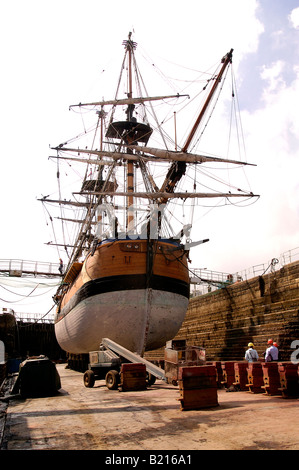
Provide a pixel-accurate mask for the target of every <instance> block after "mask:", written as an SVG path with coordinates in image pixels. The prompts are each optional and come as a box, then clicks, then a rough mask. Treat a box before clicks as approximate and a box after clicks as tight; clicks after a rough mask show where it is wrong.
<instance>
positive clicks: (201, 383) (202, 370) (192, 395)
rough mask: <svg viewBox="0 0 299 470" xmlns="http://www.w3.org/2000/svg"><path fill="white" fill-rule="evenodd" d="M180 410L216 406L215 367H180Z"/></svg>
mask: <svg viewBox="0 0 299 470" xmlns="http://www.w3.org/2000/svg"><path fill="white" fill-rule="evenodd" d="M178 383H179V391H180V397H179V400H180V403H181V410H182V411H185V410H196V409H201V408H210V407H214V406H218V396H217V382H216V367H215V366H213V365H204V366H193V367H180V368H179V374H178Z"/></svg>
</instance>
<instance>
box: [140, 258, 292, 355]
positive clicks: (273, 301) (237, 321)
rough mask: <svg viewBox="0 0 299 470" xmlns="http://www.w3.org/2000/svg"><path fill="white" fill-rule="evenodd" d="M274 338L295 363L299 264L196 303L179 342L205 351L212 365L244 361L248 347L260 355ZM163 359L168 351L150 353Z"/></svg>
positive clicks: (255, 278) (238, 284) (191, 307)
mask: <svg viewBox="0 0 299 470" xmlns="http://www.w3.org/2000/svg"><path fill="white" fill-rule="evenodd" d="M269 338H272V339H273V340H274V341H276V342H277V343H278V345H279V349H280V352H281V359H282V360H284V361H289V360H290V356H291V354H292V352H294V349H292V348H291V344H292V342H293V341H294V340H299V261H297V262H294V263H291V264H288V265H285V266H284V267H282V268H281V269H280V270H277V271H276V272H271V273H269V274H266V275H264V276H257V277H254V278H252V279H249V280H245V281H242V282H239V283H235V284H232V285H228V286H227V287H223V288H221V289H218V290H216V291H214V292H211V293H209V294H206V295H202V296H198V297H194V298H191V299H190V304H189V308H188V311H187V314H186V317H185V320H184V322H183V324H182V327H181V329H180V331H179V332H178V334H177V336H176V337H175V339H185V340H186V343H187V345H194V346H201V347H203V348H205V350H206V358H207V360H213V361H219V360H220V361H232V360H238V361H240V360H243V359H244V354H245V351H246V349H247V344H248V342H251V341H252V342H253V343H254V345H255V348H256V349H257V351H258V353H259V355H260V356H262V354H263V352H264V351H265V349H266V347H267V340H268V339H269ZM147 356H150V357H153V358H154V357H159V356H160V357H163V349H161V350H156V351H151V352H148V353H147Z"/></svg>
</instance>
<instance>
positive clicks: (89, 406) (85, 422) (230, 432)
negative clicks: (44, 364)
mask: <svg viewBox="0 0 299 470" xmlns="http://www.w3.org/2000/svg"><path fill="white" fill-rule="evenodd" d="M57 370H58V372H59V375H60V378H61V386H62V388H61V389H60V391H59V392H58V394H57V395H56V396H53V397H45V398H34V399H33V398H32V399H31V398H30V399H29V398H27V399H22V398H13V399H10V400H9V402H8V404H6V408H5V410H4V408H3V406H5V405H4V404H3V403H2V404H1V406H2V411H1V409H0V411H1V412H0V417H1V418H0V419H1V420H0V432H1V433H0V438H1V437H2V439H1V450H106V451H107V450H113V451H117V450H137V451H142V450H152V451H159V450H160V451H162V450H164V451H167V450H258V449H260V450H267V449H275V450H298V449H299V432H298V422H299V406H298V405H299V400H298V399H296V398H292V399H285V398H282V397H272V396H265V395H263V394H252V393H250V392H246V391H245V392H227V391H226V390H218V402H219V406H217V407H213V408H208V409H201V410H191V411H181V409H180V402H179V401H178V398H179V390H178V387H174V386H172V385H168V384H165V383H164V382H162V381H157V382H156V383H155V384H154V385H153V386H151V387H149V388H148V389H147V390H144V391H129V392H120V391H118V390H108V389H107V388H106V386H105V382H104V381H103V380H101V381H96V383H95V386H94V387H93V388H86V387H84V385H83V374H82V373H79V372H75V371H73V370H70V369H66V367H65V364H59V365H57ZM1 422H2V425H1ZM1 434H2V435H1Z"/></svg>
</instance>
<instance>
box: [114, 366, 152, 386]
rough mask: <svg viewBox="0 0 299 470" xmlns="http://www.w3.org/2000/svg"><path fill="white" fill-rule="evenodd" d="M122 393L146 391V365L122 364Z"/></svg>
mask: <svg viewBox="0 0 299 470" xmlns="http://www.w3.org/2000/svg"><path fill="white" fill-rule="evenodd" d="M120 388H121V391H123V392H126V391H129V390H145V389H146V367H145V364H141V363H140V364H139V363H132V364H131V363H129V364H122V366H121V370H120Z"/></svg>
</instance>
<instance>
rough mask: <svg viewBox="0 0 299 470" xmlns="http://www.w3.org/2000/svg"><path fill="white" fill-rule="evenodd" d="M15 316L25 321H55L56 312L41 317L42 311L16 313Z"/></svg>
mask: <svg viewBox="0 0 299 470" xmlns="http://www.w3.org/2000/svg"><path fill="white" fill-rule="evenodd" d="M15 318H16V320H17V321H21V322H23V323H54V314H48V315H47V316H45V317H41V316H40V313H15Z"/></svg>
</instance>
